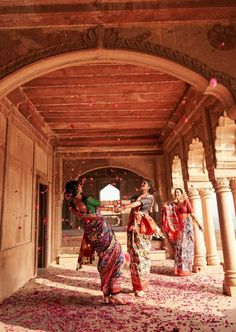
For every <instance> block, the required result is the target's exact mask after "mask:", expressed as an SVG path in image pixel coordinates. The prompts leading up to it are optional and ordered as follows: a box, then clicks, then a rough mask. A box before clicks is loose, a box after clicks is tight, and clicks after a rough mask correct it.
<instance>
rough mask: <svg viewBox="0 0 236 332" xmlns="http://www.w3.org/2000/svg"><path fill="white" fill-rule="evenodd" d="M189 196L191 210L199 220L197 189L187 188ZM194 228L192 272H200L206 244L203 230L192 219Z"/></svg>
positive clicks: (204, 259) (204, 260)
mask: <svg viewBox="0 0 236 332" xmlns="http://www.w3.org/2000/svg"><path fill="white" fill-rule="evenodd" d="M189 198H190V201H191V204H192V207H193V212H194V214H195V215H196V217H197V218H198V220H199V221H200V222H201V217H200V213H199V212H200V211H201V210H202V206H201V198H200V195H199V190H198V189H190V190H189ZM193 228H194V260H193V272H200V271H201V269H203V268H204V267H205V266H206V265H207V262H206V246H205V241H204V235H203V232H202V231H200V229H199V228H198V226H197V224H196V223H195V222H194V221H193Z"/></svg>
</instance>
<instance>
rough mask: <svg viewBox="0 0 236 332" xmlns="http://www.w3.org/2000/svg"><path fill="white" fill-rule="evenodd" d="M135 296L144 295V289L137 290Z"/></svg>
mask: <svg viewBox="0 0 236 332" xmlns="http://www.w3.org/2000/svg"><path fill="white" fill-rule="evenodd" d="M134 294H135V296H137V297H143V296H144V291H143V290H141V291H135V293H134Z"/></svg>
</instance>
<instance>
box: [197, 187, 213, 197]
mask: <svg viewBox="0 0 236 332" xmlns="http://www.w3.org/2000/svg"><path fill="white" fill-rule="evenodd" d="M199 192H200V196H201V198H211V196H212V193H213V189H212V188H204V189H200V191H199Z"/></svg>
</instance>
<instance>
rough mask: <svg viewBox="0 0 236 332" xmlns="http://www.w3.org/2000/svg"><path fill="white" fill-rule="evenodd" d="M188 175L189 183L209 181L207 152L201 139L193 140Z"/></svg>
mask: <svg viewBox="0 0 236 332" xmlns="http://www.w3.org/2000/svg"><path fill="white" fill-rule="evenodd" d="M188 174H189V181H191V182H202V181H204V182H205V181H209V178H208V172H207V169H206V160H205V150H204V146H203V144H202V141H200V140H199V138H198V137H197V138H193V140H192V143H191V144H190V146H189V151H188Z"/></svg>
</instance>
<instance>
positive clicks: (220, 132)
mask: <svg viewBox="0 0 236 332" xmlns="http://www.w3.org/2000/svg"><path fill="white" fill-rule="evenodd" d="M215 153H216V168H221V169H222V168H223V169H236V124H235V122H234V120H231V119H230V118H229V117H228V116H227V114H226V112H224V114H223V116H221V117H220V118H219V124H218V126H217V127H216V139H215ZM235 174H236V172H235Z"/></svg>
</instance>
